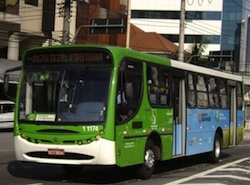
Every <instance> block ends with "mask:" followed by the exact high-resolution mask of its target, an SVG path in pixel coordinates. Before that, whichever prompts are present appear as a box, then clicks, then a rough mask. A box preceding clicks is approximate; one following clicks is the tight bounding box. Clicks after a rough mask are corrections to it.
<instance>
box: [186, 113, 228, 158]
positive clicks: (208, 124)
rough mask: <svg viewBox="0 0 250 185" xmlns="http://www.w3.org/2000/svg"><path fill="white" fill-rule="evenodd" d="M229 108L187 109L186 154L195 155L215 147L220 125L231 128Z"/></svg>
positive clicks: (222, 127)
mask: <svg viewBox="0 0 250 185" xmlns="http://www.w3.org/2000/svg"><path fill="white" fill-rule="evenodd" d="M229 120H230V117H229V110H218V109H187V128H186V129H187V140H186V154H187V155H193V154H198V153H203V152H208V151H211V150H212V149H213V142H214V136H215V132H216V130H217V128H218V127H220V128H221V129H222V130H223V133H224V132H226V131H227V130H229V122H230V121H229Z"/></svg>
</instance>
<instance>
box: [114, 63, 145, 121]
mask: <svg viewBox="0 0 250 185" xmlns="http://www.w3.org/2000/svg"><path fill="white" fill-rule="evenodd" d="M141 96H142V63H140V62H135V61H131V60H127V61H123V62H122V63H121V65H120V68H119V74H118V81H117V94H116V106H117V109H116V110H117V114H116V115H117V121H118V122H125V121H127V120H129V119H130V118H132V117H133V116H134V115H135V113H136V112H137V110H138V109H139V106H140V102H141V99H142V98H141Z"/></svg>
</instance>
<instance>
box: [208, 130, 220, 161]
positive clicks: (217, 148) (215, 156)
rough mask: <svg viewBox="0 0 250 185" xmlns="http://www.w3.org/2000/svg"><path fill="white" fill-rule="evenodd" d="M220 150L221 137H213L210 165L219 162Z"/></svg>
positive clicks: (217, 135)
mask: <svg viewBox="0 0 250 185" xmlns="http://www.w3.org/2000/svg"><path fill="white" fill-rule="evenodd" d="M221 148H222V141H221V137H220V136H219V134H216V135H215V138H214V147H213V151H212V152H211V154H210V157H209V159H210V161H211V162H212V163H218V162H219V160H220V155H221Z"/></svg>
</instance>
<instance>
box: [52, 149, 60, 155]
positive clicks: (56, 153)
mask: <svg viewBox="0 0 250 185" xmlns="http://www.w3.org/2000/svg"><path fill="white" fill-rule="evenodd" d="M48 155H64V150H63V149H48Z"/></svg>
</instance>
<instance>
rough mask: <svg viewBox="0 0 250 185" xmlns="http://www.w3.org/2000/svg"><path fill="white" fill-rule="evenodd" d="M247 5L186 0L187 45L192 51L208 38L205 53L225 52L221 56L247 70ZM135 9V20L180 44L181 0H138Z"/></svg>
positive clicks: (222, 0) (236, 0) (227, 0)
mask: <svg viewBox="0 0 250 185" xmlns="http://www.w3.org/2000/svg"><path fill="white" fill-rule="evenodd" d="M247 7H250V4H249V1H247V0H203V1H195V0H186V1H185V30H184V33H185V38H184V42H185V44H184V49H185V50H187V51H189V50H190V46H191V47H192V44H193V43H194V42H199V40H201V39H204V38H206V39H208V40H209V41H210V44H208V47H207V49H206V51H205V53H203V55H209V54H216V55H224V54H225V55H226V56H225V57H220V58H219V59H217V60H226V62H230V63H232V62H233V66H232V67H231V68H233V70H236V71H242V70H245V69H246V65H247V63H250V61H249V58H250V54H249V55H248V53H249V52H246V51H247V47H248V48H250V47H249V44H248V43H249V42H248V41H247V39H248V38H249V37H248V36H247V35H249V34H248V32H249V31H248V30H249V29H248V27H249V24H248V23H249V15H250V13H249V12H250V9H249V8H247ZM131 9H132V19H131V22H132V23H133V24H135V25H136V26H138V27H139V28H141V29H142V30H144V31H151V32H157V33H159V34H162V35H163V36H164V37H166V38H168V39H169V40H170V41H172V42H174V43H176V44H179V33H180V31H179V26H180V9H181V0H167V1H166V0H157V1H153V0H149V1H146V2H145V1H143V0H136V1H131ZM228 54H230V55H231V57H229V56H228ZM248 57H249V58H248ZM213 60H216V59H213ZM247 66H248V65H247Z"/></svg>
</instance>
